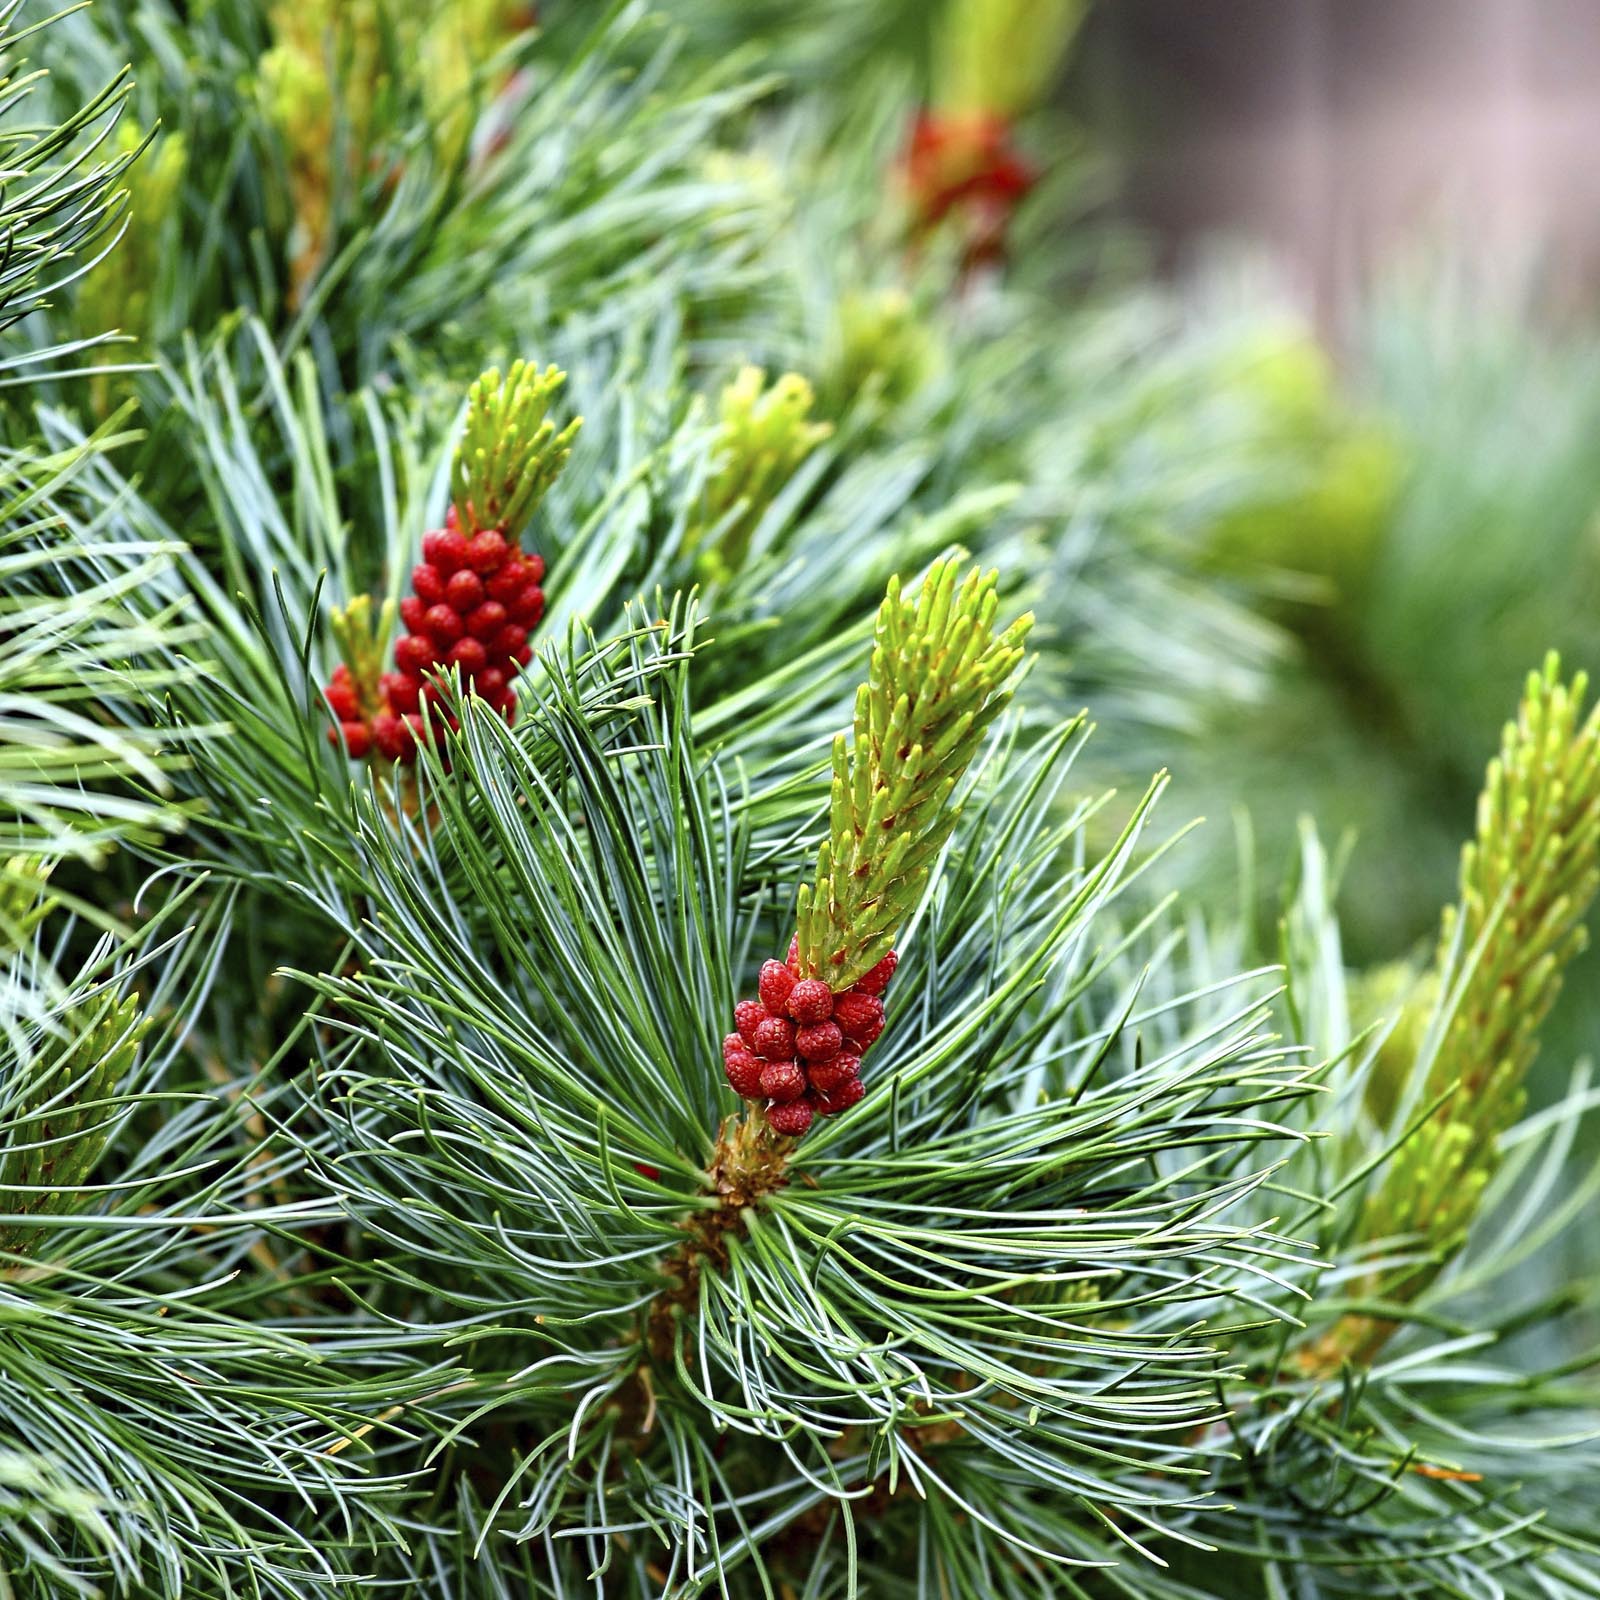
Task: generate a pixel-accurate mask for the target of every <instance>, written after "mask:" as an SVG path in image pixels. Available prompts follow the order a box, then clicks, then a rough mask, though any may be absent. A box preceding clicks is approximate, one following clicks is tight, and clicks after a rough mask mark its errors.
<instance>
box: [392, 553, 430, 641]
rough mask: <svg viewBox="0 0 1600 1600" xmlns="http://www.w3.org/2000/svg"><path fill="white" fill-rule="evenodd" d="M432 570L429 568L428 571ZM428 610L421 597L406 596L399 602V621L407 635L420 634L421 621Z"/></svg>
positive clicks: (425, 602)
mask: <svg viewBox="0 0 1600 1600" xmlns="http://www.w3.org/2000/svg"><path fill="white" fill-rule="evenodd" d="M432 570H433V568H432V567H429V568H428V571H430V572H431V571H432ZM427 610H428V603H427V601H426V600H424V599H423V598H422V597H421V595H415V594H408V595H407V596H406V597H405V599H404V600H402V601H401V602H400V620H401V621H402V622H403V623H404V624H405V625H406V632H407V633H421V632H422V619H423V617H424V616H425V615H426V613H427Z"/></svg>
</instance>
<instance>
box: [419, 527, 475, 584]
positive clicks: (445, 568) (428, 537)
mask: <svg viewBox="0 0 1600 1600" xmlns="http://www.w3.org/2000/svg"><path fill="white" fill-rule="evenodd" d="M422 559H423V560H424V561H426V562H427V563H428V565H429V566H431V567H437V568H438V569H439V571H440V572H442V573H446V574H448V573H451V572H454V571H455V570H456V568H457V567H464V566H466V564H467V541H466V540H465V539H464V538H463V537H462V535H461V534H460V533H459V532H457V531H456V530H455V529H453V528H441V529H437V530H436V531H435V532H433V533H425V534H423V536H422Z"/></svg>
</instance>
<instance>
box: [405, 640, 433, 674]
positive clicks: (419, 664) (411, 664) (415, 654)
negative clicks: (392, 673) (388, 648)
mask: <svg viewBox="0 0 1600 1600" xmlns="http://www.w3.org/2000/svg"><path fill="white" fill-rule="evenodd" d="M436 659H437V657H436V655H435V654H434V648H433V644H432V642H431V641H430V640H429V639H427V638H426V637H425V636H424V635H423V634H420V633H408V634H404V635H403V636H402V637H401V638H399V639H397V640H396V641H395V647H394V664H395V665H396V666H397V667H398V668H399V669H400V670H401V671H402V672H406V673H410V674H412V675H420V674H422V673H424V672H426V671H427V670H428V668H429V667H431V666H432V665H433V663H434V661H435V660H436Z"/></svg>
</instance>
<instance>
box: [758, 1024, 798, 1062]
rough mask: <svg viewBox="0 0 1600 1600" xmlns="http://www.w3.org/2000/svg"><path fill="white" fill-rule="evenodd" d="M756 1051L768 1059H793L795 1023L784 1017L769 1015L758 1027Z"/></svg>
mask: <svg viewBox="0 0 1600 1600" xmlns="http://www.w3.org/2000/svg"><path fill="white" fill-rule="evenodd" d="M755 1052H756V1054H757V1055H758V1056H765V1057H766V1058H767V1060H768V1061H789V1060H792V1059H793V1057H794V1025H793V1024H792V1023H790V1022H788V1021H787V1020H785V1019H784V1018H783V1017H768V1018H767V1019H766V1020H765V1021H764V1022H762V1023H760V1024H759V1025H758V1026H757V1028H756V1042H755Z"/></svg>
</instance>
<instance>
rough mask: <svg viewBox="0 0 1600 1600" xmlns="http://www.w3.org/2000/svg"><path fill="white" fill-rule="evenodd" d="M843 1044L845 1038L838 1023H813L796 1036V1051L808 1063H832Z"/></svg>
mask: <svg viewBox="0 0 1600 1600" xmlns="http://www.w3.org/2000/svg"><path fill="white" fill-rule="evenodd" d="M843 1044H844V1036H843V1035H842V1034H841V1033H840V1031H839V1024H838V1023H837V1022H813V1023H812V1024H811V1025H810V1026H809V1027H806V1028H801V1029H799V1030H798V1031H797V1032H796V1034H795V1036H794V1046H795V1049H796V1050H798V1051H799V1053H800V1054H801V1055H802V1056H804V1057H805V1059H806V1060H807V1061H831V1060H832V1059H833V1058H834V1057H835V1056H836V1055H838V1053H839V1049H840V1047H841V1046H842V1045H843Z"/></svg>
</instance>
